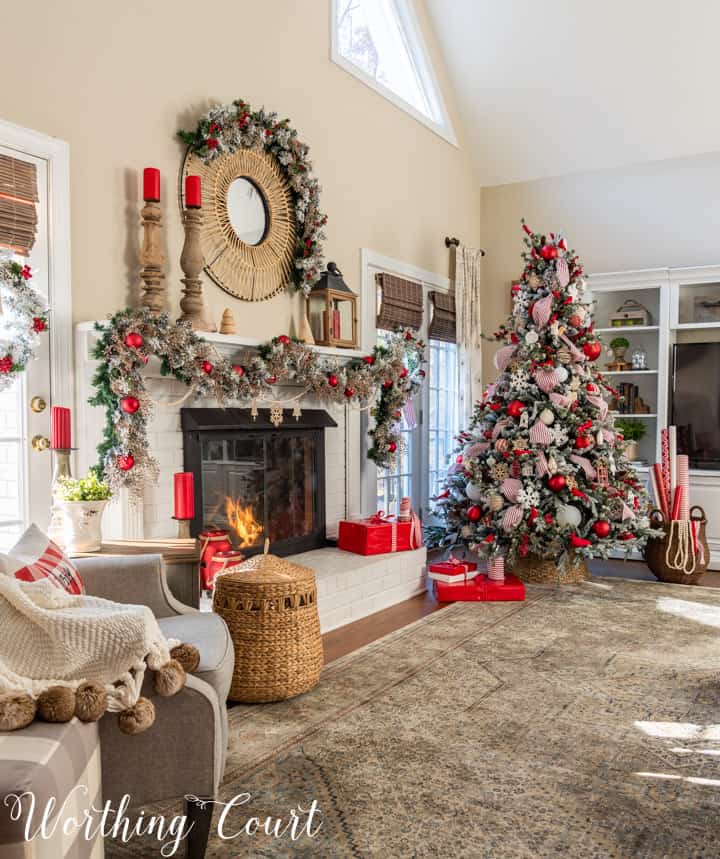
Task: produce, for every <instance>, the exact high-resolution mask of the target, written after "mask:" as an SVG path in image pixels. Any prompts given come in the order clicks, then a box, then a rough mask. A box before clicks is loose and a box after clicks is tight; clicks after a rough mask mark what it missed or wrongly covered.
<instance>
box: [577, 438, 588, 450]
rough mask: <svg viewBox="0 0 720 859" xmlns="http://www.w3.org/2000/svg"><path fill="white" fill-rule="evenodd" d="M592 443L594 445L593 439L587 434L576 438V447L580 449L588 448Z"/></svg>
mask: <svg viewBox="0 0 720 859" xmlns="http://www.w3.org/2000/svg"><path fill="white" fill-rule="evenodd" d="M591 445H592V439H590V438H589V437H588V436H586V435H579V436H577V437H576V439H575V447H576V448H577V449H578V450H586V449H587V448H588V447H590V446H591Z"/></svg>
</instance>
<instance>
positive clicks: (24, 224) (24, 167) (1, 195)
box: [0, 155, 38, 256]
mask: <svg viewBox="0 0 720 859" xmlns="http://www.w3.org/2000/svg"><path fill="white" fill-rule="evenodd" d="M37 202H38V190H37V170H36V168H35V165H34V164H30V163H29V162H27V161H21V160H20V159H19V158H12V157H10V156H9V155H0V247H3V248H10V249H11V250H13V251H14V252H15V253H17V254H20V255H22V256H29V255H30V251H31V250H32V247H33V245H34V244H35V235H36V233H37V222H38V218H37V207H36V205H35V204H36V203H37Z"/></svg>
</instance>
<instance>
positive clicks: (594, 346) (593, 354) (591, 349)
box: [583, 340, 602, 361]
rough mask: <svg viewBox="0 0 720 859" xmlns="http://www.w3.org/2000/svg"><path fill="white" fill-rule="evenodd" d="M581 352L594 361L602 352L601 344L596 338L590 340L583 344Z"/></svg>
mask: <svg viewBox="0 0 720 859" xmlns="http://www.w3.org/2000/svg"><path fill="white" fill-rule="evenodd" d="M583 352H584V353H585V355H586V357H588V358H589V359H590V360H591V361H596V360H597V359H598V358H599V357H600V353H601V352H602V346H601V345H600V344H599V343H598V341H597V340H591V341H589V342H588V343H586V344H585V345H584V346H583Z"/></svg>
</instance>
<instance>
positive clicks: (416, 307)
mask: <svg viewBox="0 0 720 859" xmlns="http://www.w3.org/2000/svg"><path fill="white" fill-rule="evenodd" d="M376 282H377V285H378V287H379V290H378V292H379V296H378V314H377V327H378V328H384V329H386V330H388V331H394V330H395V329H396V328H415V329H416V330H417V329H418V328H420V327H421V325H422V318H423V290H422V285H421V284H419V283H415V282H414V281H412V280H405V279H404V278H402V277H395V275H393V274H386V273H384V272H383V273H382V274H378V275H376Z"/></svg>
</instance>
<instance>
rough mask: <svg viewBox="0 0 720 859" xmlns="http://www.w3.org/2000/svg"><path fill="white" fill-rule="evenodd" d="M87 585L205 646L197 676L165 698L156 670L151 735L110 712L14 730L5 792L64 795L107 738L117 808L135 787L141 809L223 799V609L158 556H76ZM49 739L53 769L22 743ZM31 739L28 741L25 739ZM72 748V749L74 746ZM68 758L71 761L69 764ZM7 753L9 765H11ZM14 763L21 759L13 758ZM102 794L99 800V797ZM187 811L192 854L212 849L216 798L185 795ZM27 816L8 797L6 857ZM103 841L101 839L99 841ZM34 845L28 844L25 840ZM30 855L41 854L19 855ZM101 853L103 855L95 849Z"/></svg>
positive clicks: (0, 770) (107, 792) (2, 814)
mask: <svg viewBox="0 0 720 859" xmlns="http://www.w3.org/2000/svg"><path fill="white" fill-rule="evenodd" d="M76 564H77V567H78V569H79V571H80V574H81V575H82V577H83V580H84V581H85V585H86V588H87V592H88V593H89V594H93V595H95V596H100V597H104V598H106V599H110V600H114V601H116V602H124V603H133V604H143V605H146V606H148V607H149V608H150V609H152V611H153V613H154V614H155V616H156V617H157V619H158V621H159V623H160V627H161V628H162V630H163V632H164V633H165V634H166V635H167V636H168V637H171V638H178V639H180V640H181V641H184V642H188V643H190V644H194V645H195V646H196V647H197V648H198V650H199V651H200V666H199V668H198V671H197V672H196V673H195V674H194V675H192V676H188V678H187V682H186V684H185V688H184V689H183V690H182V691H181V692H180V693H178V694H177V695H175V696H173V697H171V698H162V697H160V696H158V695H157V694H156V693H155V691H154V689H153V680H152V676H150V672H148V676H147V677H146V679H145V684H144V686H143V692H142V694H143V695H145V696H146V697H148V698H151V699H152V701H153V703H154V705H155V713H156V715H155V724H154V725H153V726H152V728H150V729H149V730H148V731H146V732H145V733H143V734H139V735H136V736H127V735H126V734H123V733H121V732H120V730H119V729H118V726H117V721H116V720H115V719H114V718H113V717H112V716H111V715H108V716H105V717H103V719H101V720H100V722H99V723H98V724H88V725H85V724H82V723H80V722H79V721H78V720H77V719H73V720H72V721H71V722H70V723H68V724H66V725H47V724H45V725H43V724H42V723H35V724H33V725H31V726H30V727H29V728H27V729H25V731H22V732H16V733H15V734H13V735H7V734H6V735H0V736H5V737H8V736H12V738H13V743H12V750H13V751H12V759H11V761H8V760H7V759H6V758H4V756H3V751H2V749H3V745H2V744H1V743H0V798H1V797H3V796H5V795H6V794H8V793H13V792H18V791H22V790H33V789H34V788H37V787H38V786H41V790H40V792H41V793H42V792H43V791H45V792H46V793H51V794H54V795H56V796H58V797H59V798H61V797H63V796H65V795H67V793H68V792H70V791H71V790H72V788H73V787H74V786H75V785H76V784H78V783H82V782H78V780H79V779H80V778H81V777H83V775H84V774H85V773H86V771H87V769H88V766H89V763H90V761H89V758H90V757H91V756H92V755H93V754H94V753H95V756H96V757H97V754H96V752H97V742H98V740H99V758H100V760H101V763H102V798H103V800H104V801H107V800H110V801H111V802H112V803H113V805H114V806H116V804H117V802H118V801H119V800H120V799H121V798H122V797H123V795H124V794H129V796H130V797H131V801H132V805H133V806H143V805H147V804H148V803H151V802H157V801H162V800H166V799H174V798H177V797H185V796H187V795H194V796H196V797H199V798H211V797H214V796H216V794H217V790H218V787H219V784H220V780H221V778H222V774H223V770H224V768H225V756H226V751H227V740H228V734H227V710H226V704H225V702H226V700H227V694H228V691H229V689H230V682H231V678H232V671H233V664H234V653H233V645H232V640H231V638H230V635H229V633H228V630H227V627H226V626H225V623H224V622H223V620H222V619H221V618H220V617H218V616H217V615H216V614H213V613H209V612H198V611H196V610H195V609H192V608H189V607H188V606H186V605H183V604H182V603H180V602H178V601H177V600H176V599H175V598H174V597H173V596H172V595H171V593H170V591H169V590H168V586H167V582H166V580H165V573H164V569H163V564H162V559H161V558H160V556H159V555H136V556H131V557H119V556H112V557H108V556H98V557H93V558H82V559H77V560H76ZM38 732H39V733H40V734H42V736H43V738H44V739H43V742H45V743H47V744H52V746H53V747H57V748H58V749H59V750H60V754H58V755H56V756H55V757H56V758H57V760H58V766H57V771H54V772H52V773H48V772H47V766H46V763H49V764H51V763H52V757H51V758H49V759H48V758H47V757H45V759H44V760H45V763H44V762H43V760H41V759H39V758H38V755H37V754H34V753H31V752H30V751H28V754H27V756H26V757H27V759H26V760H24V757H25V756H24V755H23V752H22V748H23V746H22V743H23V742H25V741H27V742H28V743H33V737H34V734H35V733H38ZM26 736H27V740H25V737H26ZM71 747H72V749H73V751H72V752H69V749H70V748H71ZM68 759H69V760H70V762H71V764H72V765H71V766H68V765H67V763H68ZM4 760H5V763H4ZM8 763H11V764H12V765H11V766H9V765H7V764H8ZM93 799H95V797H93ZM186 813H187V814H188V816H189V818H190V819H191V821H192V822H193V824H194V825H193V828H192V831H191V833H190V836H189V838H188V842H187V844H188V856H190V857H201V856H203V855H204V852H205V846H206V843H207V836H208V832H209V826H210V815H211V813H212V805H211V804H208V805H205V806H204V807H203V805H202V804H198V803H192V802H187V801H186ZM22 827H23V823H22V821H16V822H13V821H11V820H10V819H9V815H8V812H7V810H6V809H4V808H2V802H1V801H0V855H2V856H3V857H5V856H8V857H11V856H13V853H11V852H10V851H11V850H12V849H13V848H12V845H13V844H15V845H16V846H17V847H18V848H21V847H22V845H21V841H22V831H21V830H22ZM95 846H97V845H95ZM25 847H26V848H27V845H25ZM92 850H93V845H91V844H86V845H83V844H75V845H73V850H72V853H71V854H70V853H68V854H66V855H72V856H73V857H75V856H77V857H83V856H90V855H91V853H92ZM18 855H19V856H31V855H32V853H22V852H21V853H18ZM93 855H95V854H93Z"/></svg>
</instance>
